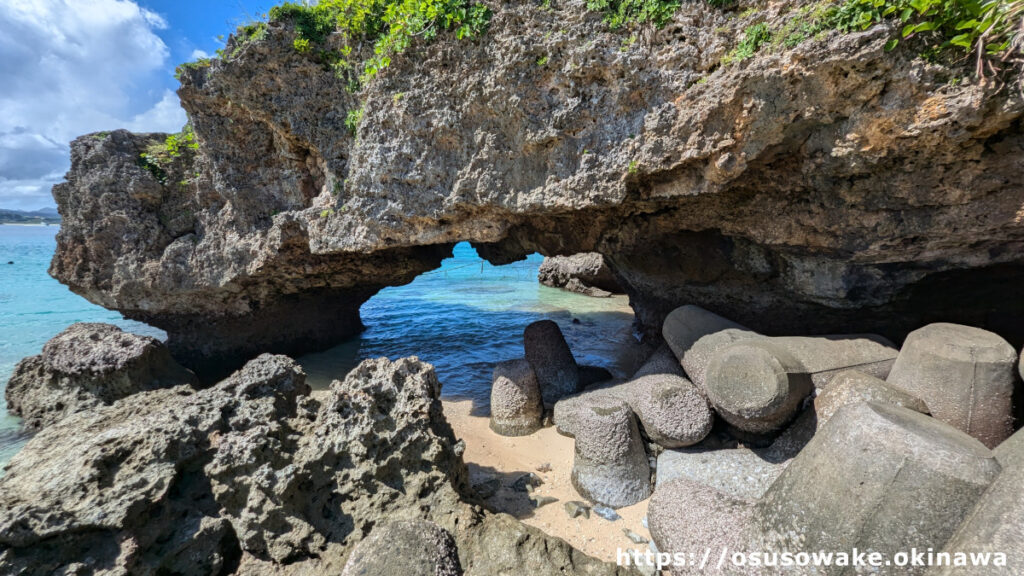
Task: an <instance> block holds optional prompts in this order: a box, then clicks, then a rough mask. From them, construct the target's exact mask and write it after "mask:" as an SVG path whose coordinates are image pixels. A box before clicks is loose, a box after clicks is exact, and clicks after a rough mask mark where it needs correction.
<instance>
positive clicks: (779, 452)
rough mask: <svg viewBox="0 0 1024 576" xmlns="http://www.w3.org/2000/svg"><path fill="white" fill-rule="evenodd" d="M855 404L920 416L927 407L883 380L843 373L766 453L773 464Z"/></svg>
mask: <svg viewBox="0 0 1024 576" xmlns="http://www.w3.org/2000/svg"><path fill="white" fill-rule="evenodd" d="M858 402H880V403H885V404H892V405H893V406H902V407H904V408H908V409H910V410H913V411H915V412H920V413H922V414H927V413H928V406H927V405H925V403H924V402H923V401H922V400H921V399H920V398H916V397H914V396H911V395H910V394H907V393H906V392H903V391H900V390H897V389H896V388H893V387H892V386H890V385H889V384H888V383H886V381H885V380H882V379H880V378H875V377H874V376H869V375H867V374H864V373H863V372H859V371H857V370H844V371H843V372H840V373H838V374H836V375H835V377H833V378H832V381H831V382H830V383H829V384H828V385H827V386H826V387H825V389H824V390H823V391H822V392H821V393H820V394H818V396H817V397H815V399H814V403H813V404H812V405H811V407H809V408H808V409H806V410H804V411H803V413H801V414H800V416H799V417H797V419H796V420H795V421H794V422H793V424H792V425H790V427H789V428H786V430H785V432H783V433H782V434H780V435H779V437H778V438H776V439H775V442H773V443H772V445H771V447H770V448H769V450H768V456H769V457H771V458H772V459H773V460H785V459H789V458H792V457H793V456H796V455H797V453H799V452H800V450H803V448H804V446H806V445H807V443H808V442H810V441H811V438H813V437H814V435H815V434H816V433H817V432H818V431H819V430H821V428H822V427H823V426H824V425H825V423H826V422H828V421H829V419H830V418H832V416H833V415H834V414H835V413H836V412H837V411H838V410H839V409H840V408H842V407H843V406H846V405H847V404H856V403H858Z"/></svg>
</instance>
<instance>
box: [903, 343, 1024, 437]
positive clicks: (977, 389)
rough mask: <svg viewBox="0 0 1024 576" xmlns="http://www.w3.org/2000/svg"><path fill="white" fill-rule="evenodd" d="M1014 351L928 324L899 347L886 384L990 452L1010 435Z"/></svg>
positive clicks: (1008, 345)
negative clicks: (904, 393) (918, 402)
mask: <svg viewBox="0 0 1024 576" xmlns="http://www.w3.org/2000/svg"><path fill="white" fill-rule="evenodd" d="M1016 364H1017V351H1016V350H1014V348H1013V346H1011V345H1010V343H1009V342H1007V341H1006V340H1003V339H1002V338H1001V337H1000V336H999V335H997V334H994V333H992V332H989V331H987V330H982V329H980V328H974V327H971V326H961V325H959V324H946V323H938V324H929V325H927V326H925V327H923V328H919V329H917V330H915V331H913V332H911V333H910V334H909V335H908V336H907V339H906V340H905V341H904V343H903V349H902V350H900V355H899V358H897V359H896V364H895V366H893V369H892V373H891V374H889V378H888V382H889V383H890V384H892V385H893V386H895V387H896V388H899V389H900V390H903V391H905V392H907V393H909V394H912V395H914V396H917V397H918V398H920V399H922V400H924V402H925V404H927V405H928V410H929V411H930V412H931V414H932V416H934V417H935V418H938V419H939V420H942V421H943V422H946V423H947V424H950V425H951V426H954V427H955V428H957V429H959V430H962V431H964V432H966V433H968V434H970V435H971V436H974V437H975V438H977V439H978V440H981V443H982V444H984V445H986V446H988V447H989V448H994V447H996V446H998V445H999V443H1000V442H1002V441H1003V440H1005V439H1007V438H1009V436H1010V434H1011V433H1012V432H1013V404H1012V395H1013V386H1014V381H1015V380H1016V376H1015V374H1014V371H1015V369H1016V367H1017V366H1016Z"/></svg>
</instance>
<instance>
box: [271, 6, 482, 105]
mask: <svg viewBox="0 0 1024 576" xmlns="http://www.w3.org/2000/svg"><path fill="white" fill-rule="evenodd" d="M490 19H491V11H490V9H489V8H487V6H485V5H483V4H475V3H470V2H468V1H467V0H322V1H321V2H319V3H318V4H315V5H312V6H305V5H302V4H295V3H292V2H286V3H285V4H282V5H280V6H275V7H274V8H272V9H271V10H270V20H271V21H291V22H293V23H294V24H295V31H296V38H295V48H296V49H297V50H298V51H300V52H312V51H313V50H314V49H315V48H316V47H317V46H320V45H322V44H324V43H325V42H326V41H327V39H328V37H329V36H331V35H332V34H335V33H337V34H340V35H341V37H342V39H343V42H344V47H343V48H341V49H338V50H333V51H332V50H317V53H318V54H320V55H321V56H322V57H323V58H324V60H325V61H327V62H328V63H329V64H330V65H331V66H332V67H333V68H334V69H335V70H336V71H337V72H338V73H339V75H346V74H347V73H348V72H351V71H352V70H353V69H355V68H359V72H358V82H359V84H363V83H365V82H367V81H368V80H370V79H372V78H373V77H374V76H376V75H377V74H378V73H379V72H380V71H381V70H384V69H385V68H387V67H388V66H389V65H390V64H391V58H392V57H393V56H395V55H396V54H401V53H402V52H404V51H405V50H406V49H408V48H409V46H410V45H411V44H412V42H413V40H414V39H415V38H423V39H424V40H427V41H429V40H432V39H434V38H436V37H437V35H438V33H439V32H440V31H442V30H452V31H454V33H455V37H456V38H458V39H460V40H461V39H464V38H474V37H477V36H479V35H481V34H483V33H484V32H485V31H486V30H487V26H488V24H489V23H490ZM362 42H370V43H372V44H373V56H371V57H370V58H368V59H367V60H366V61H365V62H362V63H360V64H359V65H358V66H357V65H356V64H354V63H353V62H350V61H349V57H350V56H351V55H352V52H353V50H352V46H353V45H358V44H359V43H362ZM353 88H358V84H356V85H354V86H353Z"/></svg>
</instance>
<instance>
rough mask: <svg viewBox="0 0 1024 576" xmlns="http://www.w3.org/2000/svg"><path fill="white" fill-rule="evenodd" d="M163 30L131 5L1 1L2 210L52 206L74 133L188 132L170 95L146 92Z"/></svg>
mask: <svg viewBox="0 0 1024 576" xmlns="http://www.w3.org/2000/svg"><path fill="white" fill-rule="evenodd" d="M166 27H167V22H166V21H165V20H164V19H163V18H162V17H161V16H159V15H158V14H156V13H154V12H151V11H149V10H146V9H143V8H141V7H139V6H138V5H137V4H136V3H135V2H133V1H129V0H6V1H4V2H0V30H3V31H4V32H3V34H0V206H7V205H15V204H16V205H19V206H21V207H34V206H44V205H50V204H52V200H51V199H50V194H49V188H50V186H52V185H53V183H54V182H55V181H59V180H60V175H62V174H63V173H64V172H65V171H66V170H67V165H68V146H67V143H68V142H69V141H70V140H72V139H73V138H75V137H76V136H78V135H80V134H84V133H87V132H94V131H98V130H110V129H114V128H120V127H125V128H130V129H132V130H138V131H175V130H178V129H179V128H180V127H181V126H182V124H184V122H185V114H184V112H183V111H182V110H181V107H180V106H179V105H178V102H177V98H176V97H175V96H174V94H173V93H171V92H170V91H164V92H152V91H150V90H148V87H150V86H153V85H155V84H159V82H160V76H159V75H160V74H162V73H166V72H165V70H166V68H167V60H168V57H169V51H168V48H167V46H166V45H165V44H164V42H163V41H162V40H161V39H160V37H159V36H157V35H156V33H155V30H160V29H164V28H166Z"/></svg>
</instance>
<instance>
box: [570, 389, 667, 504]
mask: <svg viewBox="0 0 1024 576" xmlns="http://www.w3.org/2000/svg"><path fill="white" fill-rule="evenodd" d="M575 435H576V456H575V459H574V461H573V466H572V485H573V486H574V487H575V488H576V491H577V492H579V493H580V495H582V496H583V497H584V498H586V499H587V500H590V501H592V502H597V503H598V504H603V505H605V506H610V507H612V508H620V507H622V506H629V505H631V504H636V503H637V502H640V501H641V500H644V499H646V498H647V497H648V496H650V495H651V489H652V487H651V468H650V464H649V463H648V461H647V453H646V451H645V450H644V446H643V442H642V441H641V439H640V431H639V430H638V429H637V426H636V419H635V418H634V416H633V411H632V410H630V408H629V405H627V404H626V403H625V402H622V401H620V400H617V399H615V398H601V399H597V400H595V401H594V402H593V403H591V404H590V405H588V406H587V407H586V408H585V409H584V410H583V411H582V414H581V417H580V420H579V422H578V425H577V428H576V430H575Z"/></svg>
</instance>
